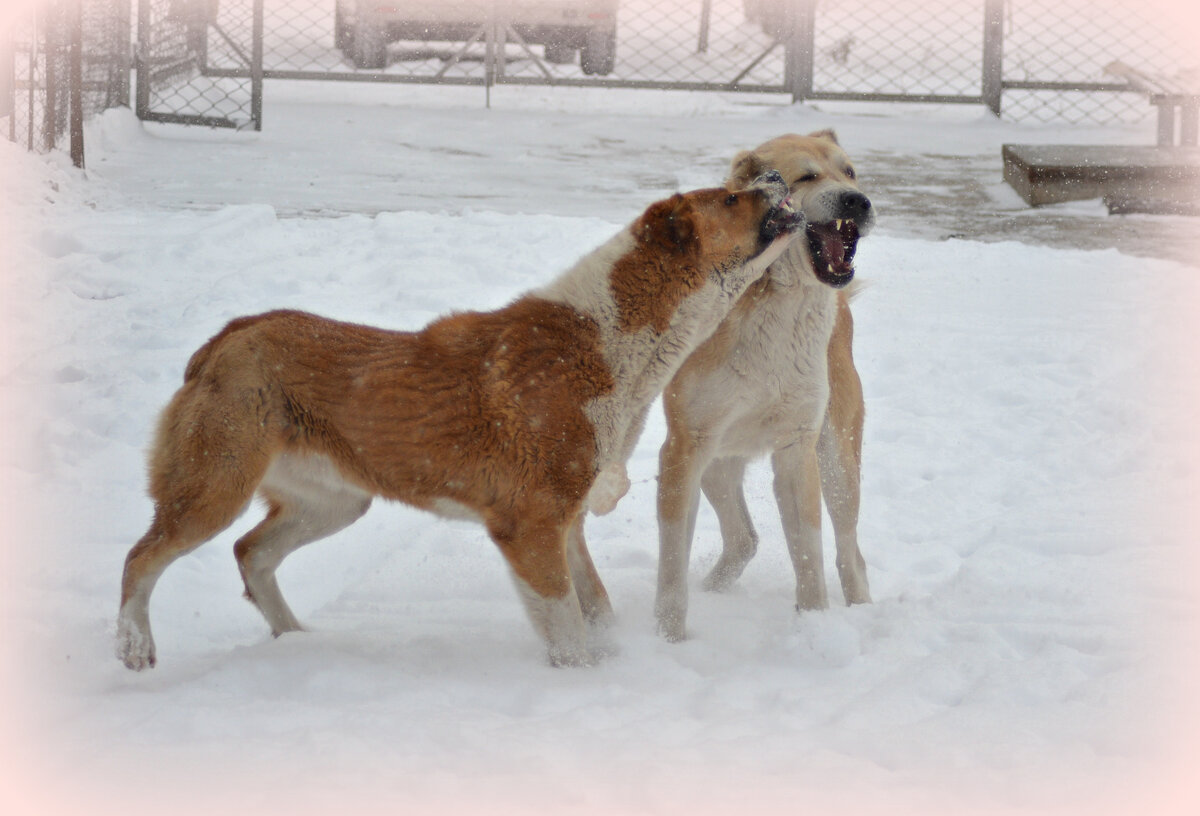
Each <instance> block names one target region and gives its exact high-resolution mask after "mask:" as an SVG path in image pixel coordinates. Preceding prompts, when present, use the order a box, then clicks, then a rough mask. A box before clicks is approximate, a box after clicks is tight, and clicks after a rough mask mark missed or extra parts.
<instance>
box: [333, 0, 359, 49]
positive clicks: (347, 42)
mask: <svg viewBox="0 0 1200 816" xmlns="http://www.w3.org/2000/svg"><path fill="white" fill-rule="evenodd" d="M353 42H354V35H353V34H352V32H351V31H350V26H348V25H346V20H345V18H344V17H343V16H342V5H341V3H337V4H335V5H334V7H333V47H334V48H336V49H337V50H339V51H343V52H344V51H346V50H347V49H349V48H350V46H351V44H352V43H353Z"/></svg>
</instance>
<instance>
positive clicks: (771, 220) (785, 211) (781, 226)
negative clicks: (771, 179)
mask: <svg viewBox="0 0 1200 816" xmlns="http://www.w3.org/2000/svg"><path fill="white" fill-rule="evenodd" d="M803 224H804V213H802V212H800V211H798V210H797V209H796V208H795V207H793V206H792V197H791V196H790V195H789V196H785V197H784V199H783V200H782V201H780V202H779V203H778V204H776V205H775V206H774V207H772V208H771V209H770V211H769V212H768V213H767V217H766V218H765V219H763V223H762V231H761V236H760V237H761V238H762V243H763V244H769V243H770V242H771V241H774V240H775V239H776V238H778V237H779V236H780V235H783V234H784V233H785V232H795V231H796V230H797V229H799V228H800V227H801V226H802V225H803Z"/></svg>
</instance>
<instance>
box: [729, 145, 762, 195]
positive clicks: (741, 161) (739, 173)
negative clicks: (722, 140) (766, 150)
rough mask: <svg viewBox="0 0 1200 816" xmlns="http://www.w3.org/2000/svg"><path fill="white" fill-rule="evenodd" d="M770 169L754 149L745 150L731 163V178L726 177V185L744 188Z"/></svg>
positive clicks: (735, 188)
mask: <svg viewBox="0 0 1200 816" xmlns="http://www.w3.org/2000/svg"><path fill="white" fill-rule="evenodd" d="M770 169H771V168H770V167H767V165H766V163H765V162H763V160H762V159H760V158H759V157H758V155H757V154H756V153H755V152H754V151H753V150H743V151H742V152H740V153H738V154H737V155H736V156H734V157H733V161H732V162H730V164H729V178H727V179H725V187H726V189H729V190H744V189H746V188H747V187H749V186H750V182H752V181H754V180H755V179H756V178H758V177H759V176H761V175H762V174H763V173H765V172H767V171H768V170H770Z"/></svg>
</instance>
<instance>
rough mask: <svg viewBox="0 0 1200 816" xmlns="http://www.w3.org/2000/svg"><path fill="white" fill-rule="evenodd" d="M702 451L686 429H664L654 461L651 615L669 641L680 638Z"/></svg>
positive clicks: (685, 609) (685, 602)
mask: <svg viewBox="0 0 1200 816" xmlns="http://www.w3.org/2000/svg"><path fill="white" fill-rule="evenodd" d="M705 459H706V454H705V452H704V448H703V447H702V446H701V445H700V444H699V443H698V441H697V440H695V439H693V438H691V435H690V434H687V433H670V432H668V435H667V441H666V442H664V443H663V447H662V451H661V452H660V453H659V465H658V593H657V595H656V597H655V601H654V615H655V617H656V618H657V619H658V631H659V633H660V634H661V635H662V636H663V637H665V638H666V639H667V640H670V641H679V640H683V639H684V638H685V637H686V623H687V604H688V587H687V573H688V559H689V557H690V555H691V549H692V535H693V534H694V532H695V527H696V511H697V509H698V507H699V505H700V474H701V473H702V472H703V470H704V465H705Z"/></svg>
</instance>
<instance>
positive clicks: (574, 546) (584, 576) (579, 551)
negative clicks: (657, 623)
mask: <svg viewBox="0 0 1200 816" xmlns="http://www.w3.org/2000/svg"><path fill="white" fill-rule="evenodd" d="M585 517H586V514H584V513H580V514H579V518H577V519H576V520H575V523H574V524H573V525H571V532H570V533H569V534H568V537H567V565H568V566H569V567H570V569H571V582H572V583H574V584H575V592H576V593H577V594H578V595H579V605H580V607H581V608H582V610H583V616H584V617H585V618H586V619H587V621H588V623H590V624H592V625H593V626H607V625H609V624H611V623H612V621H613V608H612V602H611V601H609V599H608V592H607V591H606V590H605V589H604V583H603V582H602V581H601V580H600V574H599V573H598V572H596V565H595V564H593V563H592V556H591V554H590V553H589V552H588V549H587V541H586V540H585V538H584V536H583V521H584V518H585Z"/></svg>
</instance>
